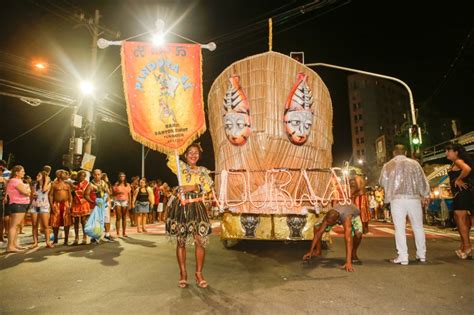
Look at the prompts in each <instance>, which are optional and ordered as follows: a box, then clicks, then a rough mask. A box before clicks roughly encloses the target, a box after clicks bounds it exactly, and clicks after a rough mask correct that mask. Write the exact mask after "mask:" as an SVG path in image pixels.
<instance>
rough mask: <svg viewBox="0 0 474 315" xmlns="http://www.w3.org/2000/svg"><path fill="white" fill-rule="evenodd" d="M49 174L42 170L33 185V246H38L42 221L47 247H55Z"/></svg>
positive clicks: (31, 210) (31, 211)
mask: <svg viewBox="0 0 474 315" xmlns="http://www.w3.org/2000/svg"><path fill="white" fill-rule="evenodd" d="M47 176H48V175H47V174H46V172H45V171H41V172H39V173H38V174H37V175H36V182H35V184H34V185H33V200H32V203H31V208H30V213H31V225H32V229H33V245H32V246H31V247H32V248H36V247H38V225H39V224H40V223H41V230H42V231H43V233H44V236H45V241H46V247H49V248H51V247H53V245H52V244H51V242H50V237H49V233H50V231H49V212H50V205H49V198H48V195H49V190H50V189H51V181H47Z"/></svg>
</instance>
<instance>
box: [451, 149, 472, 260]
mask: <svg viewBox="0 0 474 315" xmlns="http://www.w3.org/2000/svg"><path fill="white" fill-rule="evenodd" d="M446 157H447V158H448V160H450V161H451V162H453V164H452V165H451V167H450V169H449V171H448V175H449V182H450V184H451V191H452V193H453V196H454V200H453V209H454V219H455V221H456V226H457V228H458V232H459V236H460V237H461V247H460V248H459V249H457V250H456V251H455V252H456V255H457V256H458V257H459V258H460V259H467V258H468V257H470V256H472V246H471V240H470V239H469V231H470V228H471V218H470V215H471V216H472V215H473V214H474V205H473V201H474V200H473V189H474V187H473V184H474V176H473V175H472V168H473V162H472V160H471V157H470V156H469V154H468V153H467V152H466V149H465V148H464V147H463V146H462V145H460V144H457V143H451V144H448V145H447V146H446ZM469 214H470V215H469Z"/></svg>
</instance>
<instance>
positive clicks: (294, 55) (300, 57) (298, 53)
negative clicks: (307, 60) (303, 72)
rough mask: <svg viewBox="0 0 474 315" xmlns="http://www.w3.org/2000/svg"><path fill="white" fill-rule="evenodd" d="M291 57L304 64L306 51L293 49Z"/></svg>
mask: <svg viewBox="0 0 474 315" xmlns="http://www.w3.org/2000/svg"><path fill="white" fill-rule="evenodd" d="M290 57H291V58H293V59H295V60H296V61H298V62H301V63H302V64H304V52H303V51H292V52H290Z"/></svg>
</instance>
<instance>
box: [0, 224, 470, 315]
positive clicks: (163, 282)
mask: <svg viewBox="0 0 474 315" xmlns="http://www.w3.org/2000/svg"><path fill="white" fill-rule="evenodd" d="M213 225H214V234H216V233H218V231H219V222H218V221H215V222H214V224H213ZM163 229H164V227H163V224H156V225H150V226H149V227H148V233H147V234H138V233H136V230H135V229H130V230H129V237H128V238H118V239H116V241H115V242H110V243H103V244H100V245H91V244H89V245H80V246H57V247H56V248H54V249H45V248H43V247H42V248H39V249H36V250H30V251H27V252H26V253H22V254H2V255H1V256H0V279H1V280H0V281H1V284H2V288H3V290H2V297H1V299H0V314H23V313H33V314H64V313H69V314H110V313H115V314H138V313H141V314H314V313H316V312H323V313H329V314H341V313H344V314H383V313H387V314H474V274H473V271H474V268H473V267H474V260H466V261H461V260H459V259H458V258H457V257H456V256H455V254H454V249H456V248H457V247H458V245H459V240H458V238H457V235H456V233H455V232H451V231H450V230H438V229H435V228H432V227H429V228H427V246H428V262H427V263H424V264H423V263H419V262H416V261H415V260H414V248H413V247H414V244H413V243H414V242H413V238H412V237H411V236H409V239H408V240H409V248H410V253H411V255H412V256H411V257H410V258H411V260H410V264H409V265H408V266H399V265H392V264H391V263H389V262H388V259H389V258H392V257H394V255H395V249H394V246H395V245H394V240H393V226H392V225H391V224H388V223H375V224H373V225H372V226H371V232H370V233H369V235H368V236H367V237H365V238H364V240H363V241H362V245H361V248H360V251H359V257H360V258H361V259H362V261H363V263H362V265H355V269H356V271H355V272H354V273H347V272H345V271H342V270H340V269H339V268H338V266H339V265H340V264H342V263H343V259H344V241H343V239H342V238H341V237H340V236H341V231H340V230H338V229H335V230H334V231H333V236H334V238H333V243H332V244H331V245H330V248H329V250H325V251H324V252H323V257H321V258H314V259H313V260H312V261H311V262H309V263H302V262H301V257H302V256H303V255H304V254H305V252H306V251H307V250H308V247H309V242H307V241H299V242H293V241H292V242H277V241H243V242H240V243H239V244H238V245H236V246H235V247H233V248H232V249H225V248H224V247H223V245H222V244H221V242H220V240H219V238H218V236H217V235H213V236H212V237H211V243H210V245H209V247H208V250H207V256H206V264H205V268H204V276H205V277H206V279H207V280H208V282H209V284H210V286H209V288H207V289H200V288H198V287H197V286H196V285H195V283H194V281H193V270H194V266H195V260H194V254H193V248H192V246H189V247H188V262H187V266H188V274H189V275H188V280H189V282H190V285H189V287H188V288H187V289H179V288H178V287H177V281H178V268H177V264H176V258H175V246H174V245H173V244H172V243H170V242H169V240H168V238H167V237H166V236H165V235H163V232H164V230H163ZM25 232H26V234H25V235H24V236H22V237H21V239H22V243H24V244H26V243H27V242H28V240H29V239H30V236H28V235H29V233H30V231H29V230H28V227H25ZM471 234H472V233H471ZM409 235H410V233H409ZM42 245H44V243H43V244H42Z"/></svg>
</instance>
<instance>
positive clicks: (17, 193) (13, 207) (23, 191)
mask: <svg viewBox="0 0 474 315" xmlns="http://www.w3.org/2000/svg"><path fill="white" fill-rule="evenodd" d="M23 177H25V169H24V168H23V166H21V165H16V166H14V167H13V168H12V170H11V174H10V179H9V180H8V183H7V195H8V197H9V204H8V213H9V215H10V224H9V227H8V244H7V253H18V252H21V251H22V250H24V249H25V248H22V247H20V246H18V244H17V237H18V230H17V229H18V228H19V227H20V224H21V222H22V221H23V219H24V218H25V213H26V210H27V209H28V206H29V204H30V194H31V189H30V185H28V184H25V183H23V180H22V179H23Z"/></svg>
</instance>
